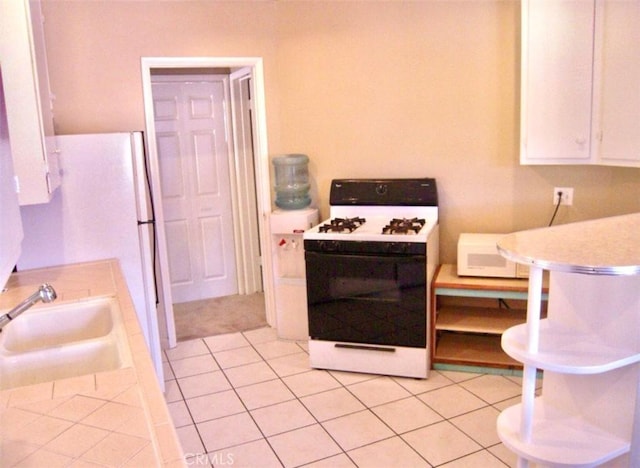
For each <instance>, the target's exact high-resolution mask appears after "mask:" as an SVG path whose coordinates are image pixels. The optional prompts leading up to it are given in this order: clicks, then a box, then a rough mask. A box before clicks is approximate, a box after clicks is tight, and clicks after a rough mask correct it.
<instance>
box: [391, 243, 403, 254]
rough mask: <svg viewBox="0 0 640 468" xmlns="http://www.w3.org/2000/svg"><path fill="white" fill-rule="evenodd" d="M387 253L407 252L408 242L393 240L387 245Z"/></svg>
mask: <svg viewBox="0 0 640 468" xmlns="http://www.w3.org/2000/svg"><path fill="white" fill-rule="evenodd" d="M387 253H396V254H398V253H399V254H403V253H407V244H405V243H399V244H397V243H395V242H391V243H390V244H389V245H388V246H387Z"/></svg>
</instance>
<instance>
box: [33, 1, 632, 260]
mask: <svg viewBox="0 0 640 468" xmlns="http://www.w3.org/2000/svg"><path fill="white" fill-rule="evenodd" d="M43 11H44V14H45V17H46V23H45V28H46V33H47V41H48V46H47V50H48V53H49V64H50V69H51V70H50V73H51V86H52V90H53V92H54V93H55V94H56V102H55V114H56V122H57V130H58V132H59V133H87V132H105V131H129V130H141V129H144V114H143V103H142V88H141V78H140V57H142V56H153V57H156V56H260V57H263V58H264V68H265V82H266V105H267V122H268V131H269V135H268V137H269V151H270V153H271V154H279V153H291V152H302V153H306V154H308V155H309V157H310V158H311V163H310V170H311V175H312V178H313V182H314V185H315V188H314V189H315V191H314V194H315V195H316V200H315V201H316V202H317V204H318V206H319V207H320V208H321V214H322V216H323V217H325V216H328V200H327V198H328V189H329V182H330V180H331V179H332V178H336V177H412V176H420V177H436V178H437V180H438V184H439V193H440V213H441V215H440V216H441V239H442V240H441V259H442V260H443V261H446V262H453V261H454V260H455V257H456V253H455V245H456V241H457V236H458V234H459V233H460V232H510V231H513V230H519V229H526V228H531V227H539V226H544V225H546V224H547V223H548V221H549V218H550V217H551V214H552V212H553V205H552V192H553V187H554V186H570V187H574V189H575V192H574V197H575V200H574V206H572V207H563V208H562V209H561V210H560V212H559V214H558V217H557V222H558V223H564V222H570V221H577V220H582V219H590V218H595V217H600V216H608V215H615V214H622V213H629V212H634V211H640V195H639V194H640V171H639V170H637V169H623V168H606V167H566V166H565V167H523V166H520V165H519V163H518V124H519V123H518V121H519V118H518V112H519V106H518V99H519V92H518V87H519V84H518V81H519V71H518V69H519V38H518V35H519V2H517V1H515V0H504V1H493V0H467V1H462V0H461V1H455V0H450V1H435V0H434V1H429V0H423V1H414V2H408V1H406V2H405V1H400V0H398V1H383V2H377V1H376V2H366V1H357V2H356V1H354V2H351V1H337V2H336V1H326V2H324V1H323V2H321V1H311V2H309V1H231V2H223V1H217V0H209V1H160V0H150V1H131V2H127V1H69V0H45V4H44V7H43Z"/></svg>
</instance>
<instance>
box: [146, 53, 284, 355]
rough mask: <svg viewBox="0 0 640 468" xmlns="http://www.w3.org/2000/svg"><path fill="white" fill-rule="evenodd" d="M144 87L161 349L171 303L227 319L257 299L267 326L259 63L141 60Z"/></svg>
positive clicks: (171, 342)
mask: <svg viewBox="0 0 640 468" xmlns="http://www.w3.org/2000/svg"><path fill="white" fill-rule="evenodd" d="M142 79H143V93H144V104H145V118H146V133H147V138H146V142H147V147H148V148H147V149H148V157H149V167H150V173H151V185H152V187H151V191H152V193H153V199H154V202H153V203H154V208H155V212H156V229H157V233H158V269H159V277H160V287H159V296H161V297H160V298H159V307H158V315H159V317H158V318H159V325H160V327H159V328H160V331H161V333H160V335H161V340H162V344H163V347H173V346H175V343H176V341H177V333H176V318H175V315H174V305H175V307H176V309H177V308H178V307H182V306H183V305H185V304H186V305H189V307H191V308H194V307H195V309H196V314H197V313H198V312H197V309H198V308H199V307H202V306H203V305H204V304H206V302H207V301H209V300H211V301H213V302H212V303H211V305H212V306H215V305H217V306H219V307H222V308H223V312H222V313H224V310H227V311H228V310H230V308H232V307H237V308H239V309H246V308H247V304H249V306H250V307H253V308H255V306H256V300H255V295H258V302H257V303H258V304H260V307H262V308H263V311H261V313H262V317H263V318H266V322H267V323H268V324H272V323H273V322H274V320H273V315H274V313H273V307H272V305H271V302H272V297H273V296H272V290H271V285H270V284H269V282H268V281H265V280H266V279H267V278H268V277H269V275H263V274H262V272H263V271H264V269H265V268H269V269H270V265H271V258H270V252H269V249H268V245H269V244H268V235H267V230H266V226H265V219H266V215H265V213H268V212H269V211H270V207H271V200H270V185H269V165H268V154H267V145H266V120H265V109H264V85H263V77H262V62H261V59H256V58H143V59H142ZM267 271H269V270H267ZM251 296H253V300H250V299H252V298H251ZM211 298H214V299H211ZM230 299H232V300H234V301H235V303H236V305H235V306H234V305H233V304H231V305H230V303H229V300H230ZM261 299H262V302H260V300H261ZM237 303H239V304H237ZM262 304H263V305H262ZM245 319H246V318H242V319H241V320H245ZM203 322H204V320H203ZM249 326H251V324H249ZM225 331H226V330H224V329H222V330H221V331H220V332H225ZM187 336H188V335H187Z"/></svg>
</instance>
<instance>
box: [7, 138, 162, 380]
mask: <svg viewBox="0 0 640 468" xmlns="http://www.w3.org/2000/svg"><path fill="white" fill-rule="evenodd" d="M57 141H58V148H59V150H60V154H59V160H60V170H61V180H62V182H61V185H60V187H59V188H58V189H57V190H56V192H55V193H54V196H53V198H52V200H51V201H50V202H49V203H47V204H42V205H28V206H23V207H21V209H20V211H21V215H22V224H23V230H24V239H23V242H22V253H21V256H20V258H19V260H18V265H17V267H18V270H25V269H31V268H40V267H47V266H53V265H63V264H68V263H77V262H86V261H92V260H102V259H107V258H117V259H118V260H119V261H120V266H121V268H122V270H123V274H124V277H125V279H126V281H127V286H128V287H129V293H130V294H131V297H132V299H133V303H134V306H135V308H136V313H137V315H138V320H139V321H140V325H141V327H142V330H143V333H144V335H145V338H146V341H147V345H148V347H149V352H150V354H151V358H152V359H153V362H154V366H155V369H156V373H157V376H158V380H159V382H160V384H162V383H163V370H162V354H161V353H162V351H161V347H160V332H159V326H158V305H157V303H159V302H161V299H160V298H162V297H163V294H160V292H159V291H157V290H158V289H159V288H160V287H161V286H156V284H157V282H156V281H155V277H154V273H155V272H156V260H155V259H156V256H155V255H154V253H155V237H154V224H153V210H152V208H151V203H150V198H149V190H148V183H147V178H146V168H145V159H144V158H145V157H144V143H143V139H142V134H141V133H140V132H135V133H105V134H90V135H61V136H58V137H57ZM158 281H160V278H158ZM161 307H162V305H161Z"/></svg>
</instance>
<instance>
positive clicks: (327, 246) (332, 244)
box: [320, 240, 340, 252]
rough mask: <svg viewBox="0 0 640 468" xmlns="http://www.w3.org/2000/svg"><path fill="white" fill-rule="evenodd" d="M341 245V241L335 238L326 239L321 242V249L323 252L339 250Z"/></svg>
mask: <svg viewBox="0 0 640 468" xmlns="http://www.w3.org/2000/svg"><path fill="white" fill-rule="evenodd" d="M339 247H340V243H339V242H338V241H335V240H326V241H321V242H320V250H322V251H323V252H337V251H338V248H339Z"/></svg>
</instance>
